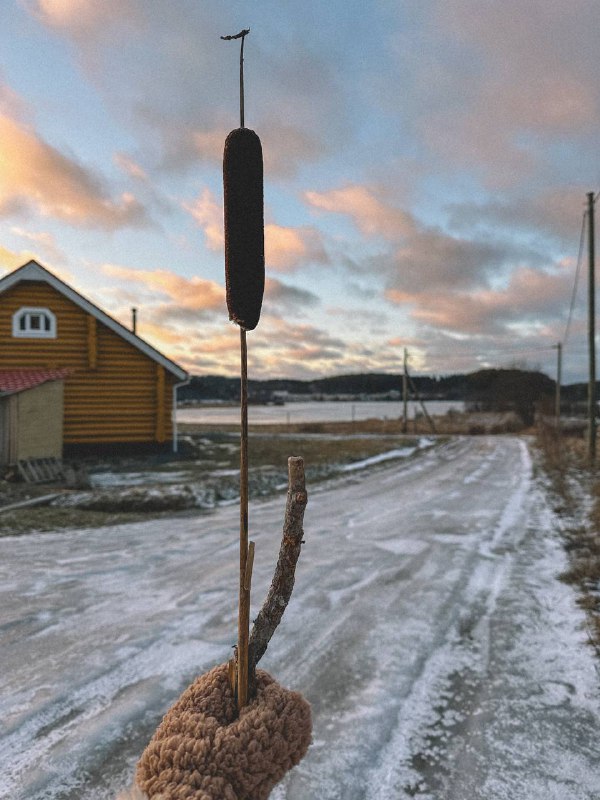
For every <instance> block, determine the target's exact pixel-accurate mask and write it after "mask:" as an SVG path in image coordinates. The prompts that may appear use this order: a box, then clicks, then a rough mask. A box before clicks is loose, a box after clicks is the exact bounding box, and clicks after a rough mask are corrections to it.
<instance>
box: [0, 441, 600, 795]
mask: <svg viewBox="0 0 600 800" xmlns="http://www.w3.org/2000/svg"><path fill="white" fill-rule="evenodd" d="M309 489H310V493H309V505H308V509H307V514H306V520H305V529H306V545H305V547H304V549H303V553H302V556H301V559H300V563H299V569H298V576H297V584H296V590H295V592H294V595H293V598H292V603H291V605H290V607H289V608H288V611H287V613H286V616H285V618H284V621H283V624H282V625H281V627H280V628H279V630H278V631H277V633H276V636H275V638H274V640H273V642H272V645H271V647H270V648H269V651H268V652H267V655H266V656H265V659H264V663H263V666H264V667H265V668H267V669H269V670H271V671H272V672H273V673H274V674H275V675H276V676H277V677H278V679H279V680H280V681H282V682H283V683H285V684H287V685H289V686H292V687H294V688H297V689H299V690H300V691H302V692H303V693H304V694H305V695H306V697H307V698H308V699H309V700H310V701H311V703H312V706H313V712H314V744H313V745H312V747H311V749H310V751H309V754H308V755H307V757H306V759H305V760H304V761H303V762H302V764H301V765H300V766H299V767H298V768H297V769H296V770H295V771H294V772H293V773H291V774H290V775H289V776H288V778H287V779H286V780H285V781H284V783H283V784H281V785H280V786H279V787H277V788H276V790H275V791H274V793H273V795H272V798H273V800H284V799H285V800H334V799H335V800H338V798H339V800H342V798H343V799H344V800H359V799H360V800H362V798H365V799H366V800H391V799H392V800H393V799H395V798H412V797H418V798H421V800H423V799H426V798H433V799H435V800H471V799H473V800H479V799H480V800H505V798H506V800H580V799H581V800H583V798H586V799H588V800H591V799H592V798H598V797H600V771H599V763H600V762H599V758H598V753H599V746H598V741H599V740H600V716H599V704H598V700H599V693H598V674H597V671H596V663H595V662H594V659H593V656H592V653H591V649H590V648H586V646H585V644H584V642H585V633H584V631H583V629H582V622H583V617H582V615H581V614H580V612H579V611H578V610H577V609H576V606H575V603H574V596H573V593H572V591H571V589H569V588H568V587H566V586H564V585H563V584H561V583H559V582H557V581H556V580H555V575H556V574H557V573H558V572H560V571H561V569H563V568H564V564H565V562H564V557H563V554H562V551H561V547H560V542H559V536H558V530H559V521H558V520H557V519H556V518H555V517H554V516H553V513H552V511H551V509H550V507H549V506H548V504H547V501H546V499H545V498H544V495H543V492H542V490H541V489H540V487H539V486H538V485H537V483H536V481H535V478H534V476H533V473H532V464H531V459H530V456H529V453H528V450H527V447H526V445H525V444H524V443H523V442H522V441H520V440H518V439H516V438H502V437H499V438H473V439H462V440H455V441H453V442H451V443H449V444H446V445H443V446H440V447H437V448H432V449H431V450H429V451H427V452H425V453H424V454H422V455H420V456H418V457H416V458H414V459H413V460H410V461H409V462H404V463H398V464H395V465H394V464H389V465H386V466H385V467H383V468H379V469H378V470H376V471H372V472H370V473H362V474H361V473H358V472H357V473H352V474H348V475H346V476H344V478H343V479H340V480H339V481H338V482H337V483H336V484H334V485H329V486H328V487H326V488H324V489H323V490H321V491H317V490H315V487H309ZM283 508H284V498H283V497H281V498H279V499H278V500H277V501H270V502H265V503H260V504H255V505H254V506H253V507H252V508H251V537H252V538H253V539H254V540H255V541H256V545H257V555H256V561H255V573H254V586H253V588H254V598H255V599H256V601H257V603H258V601H262V597H263V595H264V592H265V591H266V588H267V585H268V582H269V580H270V577H271V572H272V567H273V564H274V562H275V558H276V553H277V551H278V547H279V536H280V528H281V521H282V517H283ZM237 519H238V510H237V507H235V506H231V507H227V508H221V509H218V510H217V511H216V512H215V513H213V514H210V515H207V514H203V515H201V516H197V517H194V518H177V519H173V520H170V521H165V520H160V521H153V522H148V523H142V524H133V525H127V526H120V527H114V528H103V529H97V530H90V531H84V532H80V533H76V532H71V533H57V534H43V535H38V534H34V535H28V536H22V537H20V538H11V539H3V540H0V554H1V558H0V621H1V636H2V641H1V649H0V662H1V663H0V666H1V668H0V684H1V698H2V699H1V702H0V725H1V726H2V729H1V738H0V797H2V798H10V799H11V800H18V799H19V798H24V799H25V798H26V799H27V800H42V799H43V800H58V798H60V800H80V799H81V798H90V799H91V798H93V800H103V799H104V798H114V796H115V795H116V793H117V792H118V790H119V789H121V788H123V787H125V786H126V785H127V784H128V783H129V781H130V779H131V776H132V774H133V769H134V764H135V761H136V758H137V757H138V755H139V753H140V752H141V750H142V749H143V747H144V745H145V743H146V742H147V740H148V739H149V737H150V735H151V733H152V731H153V730H154V727H155V726H156V724H157V722H158V721H159V719H160V717H161V715H162V713H164V711H165V710H166V709H167V707H168V706H169V704H170V703H171V702H172V701H173V700H174V699H175V698H176V696H177V695H178V694H179V692H180V691H181V690H182V689H183V688H184V687H185V686H186V685H187V683H188V682H189V681H190V680H191V679H192V678H193V677H194V676H195V675H196V673H198V672H202V671H204V670H206V669H208V668H209V667H211V666H212V665H213V664H215V663H217V662H219V661H223V660H225V659H226V658H227V657H228V656H229V653H230V646H231V643H232V640H233V638H234V637H235V615H236V603H237V599H236V585H237V576H236V570H237V561H238V557H237V541H236V539H237V526H238V522H237Z"/></svg>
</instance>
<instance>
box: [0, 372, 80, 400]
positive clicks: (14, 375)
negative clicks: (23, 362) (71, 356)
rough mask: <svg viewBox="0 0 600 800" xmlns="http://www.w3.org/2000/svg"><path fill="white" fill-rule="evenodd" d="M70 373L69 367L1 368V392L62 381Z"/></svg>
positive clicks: (11, 391)
mask: <svg viewBox="0 0 600 800" xmlns="http://www.w3.org/2000/svg"><path fill="white" fill-rule="evenodd" d="M68 374H69V370H68V369H10V370H6V369H3V370H0V394H15V393H16V392H22V391H24V390H25V389H33V388H34V387H35V386H39V385H40V384H42V383H46V381H62V380H64V379H65V378H66V377H67V375H68Z"/></svg>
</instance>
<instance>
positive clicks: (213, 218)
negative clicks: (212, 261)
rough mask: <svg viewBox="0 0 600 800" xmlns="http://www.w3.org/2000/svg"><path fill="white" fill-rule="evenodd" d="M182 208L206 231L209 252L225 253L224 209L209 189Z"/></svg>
mask: <svg viewBox="0 0 600 800" xmlns="http://www.w3.org/2000/svg"><path fill="white" fill-rule="evenodd" d="M182 208H183V209H184V210H185V211H187V212H188V214H191V216H192V217H193V219H194V220H195V222H196V224H197V225H198V226H199V227H200V228H202V230H203V231H204V238H205V242H206V246H207V247H208V249H209V250H215V251H219V250H220V251H223V248H224V244H225V234H224V227H223V226H224V223H223V207H222V205H219V204H218V203H217V201H216V199H215V196H214V194H213V193H212V192H211V191H210V189H209V188H208V187H205V188H204V189H203V190H202V193H201V195H200V196H199V197H198V198H197V199H196V200H194V201H192V202H187V201H185V202H183V203H182Z"/></svg>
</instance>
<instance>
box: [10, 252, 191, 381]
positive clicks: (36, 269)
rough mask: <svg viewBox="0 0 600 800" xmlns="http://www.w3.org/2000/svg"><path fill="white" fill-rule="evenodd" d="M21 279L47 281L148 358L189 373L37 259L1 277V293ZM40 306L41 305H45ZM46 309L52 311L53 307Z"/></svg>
mask: <svg viewBox="0 0 600 800" xmlns="http://www.w3.org/2000/svg"><path fill="white" fill-rule="evenodd" d="M22 282H26V283H45V284H47V285H48V286H50V287H51V288H53V289H54V290H55V291H56V292H57V293H58V294H60V295H62V296H63V297H65V298H66V299H68V300H70V301H71V303H73V304H74V305H75V306H77V307H78V308H80V309H81V310H82V311H84V312H85V313H87V314H89V315H91V316H92V317H93V318H94V319H96V320H98V321H99V322H101V323H102V324H103V325H105V326H106V327H107V328H109V329H110V330H112V331H113V332H114V333H116V334H117V335H118V336H120V337H122V338H123V339H124V340H125V341H126V342H129V344H131V345H132V346H133V347H135V348H137V349H138V350H139V351H140V352H142V353H144V355H146V356H147V357H148V358H150V359H152V360H153V361H155V362H156V363H157V364H160V365H161V366H162V367H164V368H165V369H166V370H167V371H168V372H170V373H172V374H173V376H174V377H175V378H176V379H177V380H179V381H184V380H186V379H187V377H188V376H187V373H186V372H185V370H182V369H181V367H179V366H178V365H177V364H175V362H174V361H171V359H169V358H167V357H166V356H164V355H163V354H162V353H160V352H159V351H158V350H156V349H155V348H154V347H152V345H150V344H148V343H147V342H145V341H144V340H143V339H140V337H139V336H136V335H135V334H134V333H132V332H131V331H129V330H128V329H127V328H126V327H125V326H124V325H121V323H120V322H117V320H115V319H113V318H112V317H111V316H109V315H108V314H106V313H105V312H104V311H102V310H101V309H100V308H98V306H96V305H94V303H92V302H91V301H89V300H87V299H86V298H85V297H83V295H81V294H79V292H76V291H75V290H74V289H72V288H71V287H70V286H68V285H67V284H66V283H64V281H61V280H60V278H57V277H56V275H53V274H52V273H51V272H49V271H48V270H47V269H45V268H44V267H42V266H41V265H40V264H38V263H37V261H29V262H28V263H27V264H25V265H24V266H22V267H20V268H19V269H17V270H15V271H14V272H11V273H9V274H8V275H6V276H5V277H4V278H2V279H0V294H2V293H3V292H6V291H7V290H9V289H11V288H12V287H14V286H16V285H18V284H19V283H22ZM31 306H37V304H34V303H33V302H30V303H27V304H26V305H25V306H24V307H31ZM39 307H40V308H44V306H39ZM49 310H50V311H52V309H49ZM11 325H12V319H11Z"/></svg>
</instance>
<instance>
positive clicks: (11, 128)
mask: <svg viewBox="0 0 600 800" xmlns="http://www.w3.org/2000/svg"><path fill="white" fill-rule="evenodd" d="M0 150H1V151H2V153H3V158H2V161H0V214H11V213H15V212H16V211H19V210H23V209H26V208H33V209H35V210H37V211H38V212H39V213H40V214H42V215H43V216H48V217H55V218H57V219H60V220H63V221H64V222H68V223H70V224H71V225H76V226H95V227H101V228H107V229H115V228H120V227H123V226H126V225H141V224H144V223H145V222H146V216H145V211H144V209H143V207H142V206H141V205H140V204H139V203H138V201H137V200H136V199H135V197H133V195H131V194H123V195H122V196H121V198H120V199H119V200H118V201H115V200H113V199H111V198H110V197H109V196H108V195H107V193H106V191H105V190H104V188H103V187H102V185H101V182H100V180H99V179H98V178H97V177H96V176H95V175H94V174H93V173H92V172H90V171H89V170H88V169H86V168H85V167H83V166H82V165H81V164H79V163H78V162H77V161H75V160H73V159H72V158H68V157H67V156H64V155H63V154H62V153H60V152H59V151H58V150H57V149H55V148H54V147H52V146H51V145H49V144H47V143H46V142H45V141H44V140H43V139H41V138H40V137H39V136H38V135H37V134H36V133H35V132H34V131H33V130H32V129H31V128H28V127H26V126H24V125H21V124H19V123H18V122H15V121H14V120H13V119H11V118H10V117H8V116H6V115H0Z"/></svg>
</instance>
